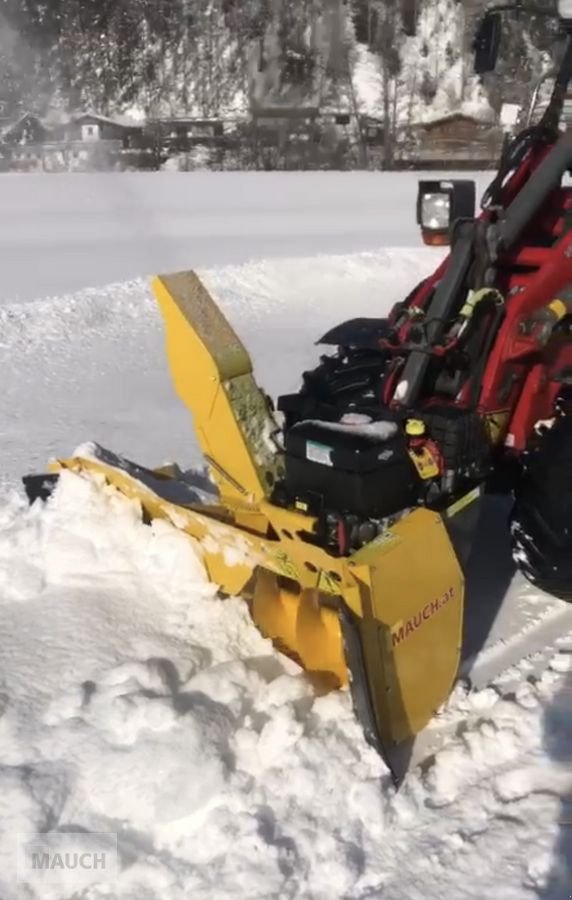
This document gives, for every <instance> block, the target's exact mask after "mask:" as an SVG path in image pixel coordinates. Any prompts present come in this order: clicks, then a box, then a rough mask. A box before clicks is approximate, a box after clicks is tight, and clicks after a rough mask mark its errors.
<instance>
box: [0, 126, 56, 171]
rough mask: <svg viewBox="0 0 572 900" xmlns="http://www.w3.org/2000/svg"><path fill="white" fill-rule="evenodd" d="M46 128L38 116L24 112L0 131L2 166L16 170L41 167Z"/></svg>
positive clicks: (30, 169)
mask: <svg viewBox="0 0 572 900" xmlns="http://www.w3.org/2000/svg"><path fill="white" fill-rule="evenodd" d="M48 134H49V132H48V129H47V128H46V127H45V125H44V124H43V123H42V121H41V119H39V118H38V116H35V115H33V114H32V113H29V112H27V113H24V114H23V115H21V116H20V117H19V118H18V119H16V121H15V122H12V123H10V124H8V125H6V126H5V127H4V128H3V129H2V130H1V131H0V145H1V147H2V157H3V165H2V168H9V169H13V170H16V171H32V170H37V169H42V168H43V165H42V159H43V145H44V142H45V141H46V139H47V137H48Z"/></svg>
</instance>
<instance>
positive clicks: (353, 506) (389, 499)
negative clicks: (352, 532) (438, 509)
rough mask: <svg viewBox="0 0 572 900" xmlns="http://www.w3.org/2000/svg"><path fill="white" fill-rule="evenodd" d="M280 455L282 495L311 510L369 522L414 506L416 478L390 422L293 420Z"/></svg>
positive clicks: (400, 435) (397, 431)
mask: <svg viewBox="0 0 572 900" xmlns="http://www.w3.org/2000/svg"><path fill="white" fill-rule="evenodd" d="M285 451H286V453H285V467H286V475H285V488H286V492H287V494H288V496H289V497H290V498H291V499H292V500H298V499H302V500H304V501H305V502H308V503H309V505H310V506H311V507H313V508H314V509H316V508H317V507H319V508H320V509H321V510H331V511H335V512H339V513H351V514H355V515H359V516H363V517H366V518H373V519H375V518H384V517H386V516H389V515H393V514H394V513H397V512H399V511H401V510H402V509H406V508H407V507H409V506H412V505H414V504H415V503H416V500H417V497H418V493H419V488H420V479H419V476H418V474H417V470H416V469H415V467H414V465H413V463H412V462H411V459H410V457H409V454H408V450H407V444H406V441H405V436H404V435H403V433H402V431H401V429H400V428H398V426H397V425H396V424H395V423H394V422H391V421H387V422H372V423H371V424H369V425H365V426H354V425H344V424H341V423H333V422H319V421H305V422H299V423H298V424H296V425H294V426H293V427H292V428H291V429H289V430H288V431H287V432H286V435H285Z"/></svg>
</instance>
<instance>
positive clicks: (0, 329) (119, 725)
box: [0, 173, 572, 900]
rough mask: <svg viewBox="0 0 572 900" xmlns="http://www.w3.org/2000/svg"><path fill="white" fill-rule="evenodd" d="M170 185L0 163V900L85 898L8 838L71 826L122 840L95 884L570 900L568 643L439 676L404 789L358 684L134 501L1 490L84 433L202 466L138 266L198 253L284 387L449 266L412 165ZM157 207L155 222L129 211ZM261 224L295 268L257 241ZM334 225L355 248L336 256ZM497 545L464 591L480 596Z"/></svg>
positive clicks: (96, 894)
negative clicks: (338, 687) (239, 594)
mask: <svg viewBox="0 0 572 900" xmlns="http://www.w3.org/2000/svg"><path fill="white" fill-rule="evenodd" d="M446 174H447V175H450V174H452V173H446ZM164 178H165V176H163V175H161V176H158V177H157V179H155V178H154V177H153V176H150V177H149V180H148V181H145V180H144V179H143V178H142V179H140V180H133V179H130V178H125V177H124V176H121V177H118V178H115V177H114V176H109V178H108V180H105V179H100V178H99V177H98V176H95V177H94V179H93V180H91V179H87V178H86V179H84V178H83V177H82V176H73V179H74V180H73V182H70V181H69V180H68V178H67V177H65V176H64V177H63V178H62V179H60V178H59V177H58V176H54V177H46V178H45V179H42V180H40V179H35V178H33V177H32V178H31V180H28V178H27V177H26V176H24V177H22V178H21V179H17V178H14V179H12V178H11V177H9V178H7V179H6V180H4V179H2V186H3V187H4V186H6V194H7V201H6V202H7V204H8V209H10V210H11V211H12V213H14V215H13V220H12V228H9V227H8V225H7V224H6V221H4V224H3V225H0V257H1V262H2V269H3V272H4V271H6V275H5V281H4V282H3V289H2V294H3V297H2V302H1V304H0V369H1V371H2V388H3V390H2V411H3V412H2V417H1V421H2V428H3V435H2V441H0V470H1V472H2V477H3V480H4V487H3V488H1V490H0V627H1V631H2V641H1V642H0V856H1V859H2V865H1V866H0V896H2V898H3V900H12V898H14V900H15V898H17V897H18V898H20V897H23V896H25V897H27V898H28V900H36V898H38V900H66V898H68V897H69V898H72V897H73V896H78V894H77V893H76V894H75V895H74V893H73V891H74V890H75V888H71V887H70V888H65V887H62V886H61V885H60V886H48V885H45V884H43V885H42V887H41V889H38V890H34V889H33V887H32V886H30V887H29V889H28V888H26V887H25V886H23V885H20V886H19V885H18V884H17V882H16V879H15V872H14V865H15V863H14V839H15V835H16V834H17V833H26V832H34V831H42V830H52V831H54V830H55V831H58V832H59V833H60V834H65V833H66V832H70V831H71V832H77V831H82V830H87V831H89V832H92V831H93V832H116V833H117V835H118V842H119V854H120V869H121V872H120V875H119V877H118V878H116V879H114V880H113V881H112V883H109V884H107V885H105V884H104V883H102V884H101V885H100V886H93V885H92V886H90V887H89V888H88V889H86V891H85V892H84V893H83V894H82V896H84V897H86V900H98V898H103V897H110V896H111V897H113V898H114V900H147V898H149V900H155V898H159V897H168V898H169V900H182V898H188V897H192V898H193V900H195V898H197V900H201V898H204V900H207V898H208V900H225V898H228V897H230V896H233V897H234V896H236V897H240V898H245V900H246V898H248V900H251V898H261V900H271V898H276V900H283V898H300V900H302V898H303V900H322V898H323V900H326V898H327V900H330V898H340V900H341V898H347V900H350V898H351V900H362V898H363V900H365V898H378V897H383V898H384V900H402V898H404V897H407V898H408V900H421V898H423V900H437V898H441V897H443V896H452V897H454V898H456V900H457V898H459V900H482V898H483V897H484V896H502V898H503V900H529V898H532V897H534V896H538V895H541V896H544V897H546V898H549V900H565V898H566V897H567V896H568V895H569V893H570V889H569V885H570V881H571V879H572V872H571V864H570V858H571V855H572V844H571V841H572V830H571V829H570V828H569V827H567V826H566V822H567V821H568V822H569V821H570V796H571V794H572V779H571V777H570V771H571V765H570V764H571V762H572V760H571V757H570V747H571V746H572V735H571V734H570V723H571V721H572V719H571V715H570V709H571V706H570V704H571V697H572V694H571V688H572V684H571V681H570V679H571V677H572V676H571V667H570V660H571V658H572V657H571V655H570V653H569V652H567V651H568V647H567V645H566V643H563V644H562V645H561V647H560V650H559V651H558V652H556V650H555V651H553V652H554V659H553V660H552V662H551V664H550V666H549V668H548V669H546V670H545V671H543V672H542V674H540V675H537V674H536V672H535V669H534V667H533V666H530V667H526V666H524V667H522V669H520V670H519V672H520V675H519V673H518V672H517V675H516V676H515V674H514V672H513V673H512V674H511V677H510V678H506V679H503V678H500V679H498V680H497V682H496V683H495V684H494V685H493V686H488V687H486V688H485V689H483V690H481V691H477V692H474V691H473V692H467V690H466V689H465V687H464V686H463V685H462V684H460V685H458V686H457V688H456V689H455V692H454V694H453V696H452V697H451V699H450V701H449V703H448V704H447V706H446V708H445V709H444V710H443V711H442V713H441V714H440V716H439V717H438V718H437V720H436V722H435V723H434V728H435V730H437V729H438V728H439V727H441V726H442V727H444V728H446V729H447V734H448V738H447V741H446V745H445V747H444V748H443V749H441V750H439V751H438V752H437V753H436V755H435V756H434V757H433V758H430V759H428V760H426V761H425V763H424V764H423V765H421V766H418V767H417V768H416V769H415V770H414V771H413V772H411V773H410V774H409V776H408V777H407V779H406V780H405V783H404V784H403V786H402V787H401V789H400V790H399V791H396V789H395V788H394V787H393V786H392V783H391V779H390V778H389V774H388V772H387V770H386V769H385V767H384V765H383V763H382V762H381V760H380V759H379V757H378V756H377V755H376V754H375V752H374V751H373V750H372V749H371V748H369V747H368V746H367V745H366V743H365V741H364V738H363V735H362V732H361V729H360V727H359V726H358V724H357V722H356V720H355V718H354V715H353V712H352V708H351V702H350V697H349V694H348V693H347V692H338V693H332V694H327V695H321V694H320V692H319V691H317V690H316V689H315V688H314V687H313V686H312V684H311V682H310V681H309V679H307V678H306V676H305V675H304V674H303V673H302V672H301V671H300V670H299V669H298V667H297V666H296V665H295V664H294V663H293V662H291V661H289V660H287V659H286V658H285V657H283V656H281V655H280V654H279V653H277V652H276V651H275V650H274V649H273V648H272V646H271V645H270V643H269V642H268V641H266V640H264V639H263V638H262V637H261V635H260V634H259V633H258V632H257V631H256V629H255V628H254V626H253V625H252V623H251V621H250V618H249V615H248V611H247V608H246V605H245V603H244V602H243V601H242V600H241V599H240V598H229V599H226V600H224V601H223V600H221V599H219V598H218V597H217V596H216V588H215V587H214V586H213V585H211V584H209V583H208V582H207V581H206V578H205V574H204V569H203V566H202V563H201V548H200V547H199V546H197V545H195V544H194V543H193V542H192V541H191V540H190V539H189V538H187V537H186V536H184V535H182V534H181V533H180V532H178V531H177V530H176V529H175V528H174V527H173V525H172V524H170V523H168V522H165V521H162V522H154V523H153V524H152V525H144V524H143V523H142V521H141V518H140V514H139V510H138V507H137V504H135V503H133V502H128V501H126V500H125V499H123V498H121V497H119V496H118V495H117V494H116V493H115V492H114V490H113V489H110V488H105V487H103V486H102V485H101V484H98V483H97V482H96V481H95V482H94V481H93V480H92V479H89V478H86V477H83V476H79V475H76V474H73V473H71V472H66V473H65V474H64V475H63V477H62V478H61V481H60V483H59V486H58V488H57V491H56V493H55V495H54V497H53V498H52V500H51V502H50V503H49V504H47V505H42V504H41V503H36V504H35V505H34V506H33V507H31V508H29V507H28V505H27V503H26V502H25V500H24V498H23V495H22V492H21V491H20V489H19V488H17V486H16V485H17V478H18V476H19V475H20V474H22V473H24V472H27V471H30V470H33V469H36V470H44V468H45V464H46V462H47V460H48V458H49V457H50V456H52V455H55V454H64V453H65V454H67V453H70V452H71V451H72V450H73V448H74V447H76V446H77V444H78V443H79V442H80V441H81V440H98V441H100V442H101V443H103V444H105V445H108V446H110V447H111V448H113V449H114V450H116V451H118V452H122V453H124V454H125V455H127V456H128V457H133V458H134V459H136V460H137V461H140V462H142V463H143V464H153V463H155V464H159V463H161V462H164V461H165V460H166V459H168V458H176V459H177V461H178V462H179V463H180V464H181V465H182V467H183V468H187V467H189V466H198V465H201V461H200V457H199V455H198V452H197V448H196V444H195V443H194V438H193V436H192V428H191V423H190V422H189V417H188V415H187V414H186V412H185V410H184V409H183V408H182V407H181V405H180V403H179V402H178V401H177V399H176V397H175V396H174V394H173V391H172V388H171V385H170V381H169V377H168V372H167V366H166V361H165V359H164V352H163V332H162V327H161V323H160V320H159V317H158V314H157V312H156V310H155V306H154V304H153V301H152V300H151V297H150V293H149V287H148V285H147V282H146V281H145V280H144V279H143V278H135V277H133V276H135V275H142V274H145V273H147V272H148V271H150V270H151V269H152V268H157V269H164V270H168V269H169V268H171V262H173V261H174V260H175V259H178V260H179V263H178V266H177V267H181V266H183V267H190V266H192V265H194V264H201V265H203V266H204V265H205V264H207V263H208V264H209V265H211V268H209V269H205V270H203V271H202V275H203V277H204V278H205V281H206V282H207V284H208V286H209V288H210V289H211V290H212V291H213V293H214V294H215V296H216V297H217V299H219V300H220V302H221V305H222V307H223V309H224V311H225V313H226V314H227V315H228V316H229V318H230V320H231V323H232V324H233V326H234V327H235V328H236V329H237V331H238V333H239V334H240V336H241V337H242V338H243V339H244V341H245V343H246V345H247V346H248V347H249V348H250V349H251V351H252V355H253V359H254V362H255V367H256V374H257V378H258V380H259V382H260V383H261V384H263V385H264V387H265V388H266V389H267V390H268V391H269V392H270V393H271V394H272V395H276V393H278V392H279V391H285V390H292V389H295V388H296V386H297V384H298V382H299V376H300V372H301V371H302V369H303V368H304V367H305V366H308V365H311V364H312V362H313V361H314V360H315V359H316V355H317V353H318V351H317V349H316V348H315V347H314V346H313V341H314V340H315V339H316V338H319V336H320V335H321V334H322V333H324V331H325V330H326V329H327V328H330V327H331V326H332V325H334V324H336V323H337V322H338V321H339V320H340V319H341V318H343V317H344V316H345V317H347V318H351V317H355V316H359V315H363V316H368V315H379V314H380V313H381V312H382V311H383V310H384V309H387V308H389V307H390V306H391V305H392V304H393V302H394V301H395V300H397V299H399V298H400V297H401V296H403V294H404V293H405V291H407V290H408V289H409V288H410V287H411V286H412V285H413V284H414V283H415V281H416V280H419V279H420V278H421V277H423V275H425V274H426V273H427V272H428V271H430V269H431V268H433V267H434V265H435V264H436V262H437V261H438V260H439V259H440V257H441V253H442V251H438V250H437V251H436V250H428V249H422V248H421V247H420V246H419V239H418V236H417V234H416V229H415V225H414V216H413V213H412V206H411V202H412V198H413V197H414V194H415V188H414V185H415V177H414V176H410V175H409V176H399V179H398V178H397V177H396V176H395V175H391V176H387V177H386V176H381V175H376V176H373V175H372V176H368V177H367V178H364V179H363V182H362V181H361V180H360V179H359V178H357V179H354V176H353V175H347V176H341V175H339V176H336V177H335V178H333V179H331V180H330V179H324V180H323V179H322V174H321V173H320V174H316V175H313V176H309V175H308V176H300V178H299V179H297V178H296V177H290V176H288V177H287V178H285V179H282V178H281V177H274V176H268V177H267V178H266V180H264V179H260V180H257V179H254V180H249V179H248V178H247V177H246V176H241V175H237V176H236V179H232V178H226V177H223V178H222V181H221V182H220V183H219V182H216V181H215V180H211V179H210V178H208V177H206V176H201V178H200V179H196V180H194V181H193V182H192V183H193V184H194V186H195V195H194V199H195V204H194V206H193V208H192V209H191V206H192V204H191V196H192V190H191V188H190V187H189V185H190V184H191V182H189V181H187V176H184V175H183V176H174V177H173V178H172V179H171V177H170V176H169V177H167V178H166V180H164V181H163V179H164ZM216 178H218V176H215V179H216ZM203 179H204V180H203ZM223 182H224V183H223ZM72 184H73V185H77V187H76V188H74V189H73V193H72V189H71V185H72ZM161 184H164V185H165V193H164V194H163V195H162V197H161V200H160V194H161V191H160V188H159V187H158V186H159V185H161ZM215 184H216V187H214V188H213V191H210V186H213V185H215ZM156 185H157V186H156ZM246 185H249V190H251V191H252V192H254V191H256V192H257V193H256V194H249V193H248V192H247V191H246ZM264 185H265V186H266V187H265V188H264V189H263V186H264ZM328 185H329V187H328ZM338 186H339V192H338V193H337V195H336V194H335V191H334V193H330V191H332V190H333V188H334V187H335V188H336V190H337V189H338ZM225 191H226V194H225ZM34 192H36V196H35V197H34V196H33V194H34ZM122 192H125V193H122ZM126 194H129V200H128V201H126V200H125V199H124V198H125V195H126ZM384 197H385V198H387V203H386V204H385V206H384V202H383V198H384ZM122 198H123V199H122ZM88 199H89V200H90V203H91V206H90V203H86V201H87V200H88ZM116 200H117V203H116ZM159 200H160V202H161V203H162V204H163V205H162V206H161V207H160V209H161V213H160V215H159V218H158V220H156V221H153V217H152V215H144V214H143V212H144V211H145V209H147V212H148V213H150V210H151V209H152V208H153V206H154V204H155V203H158V202H159ZM122 203H123V205H122ZM360 203H363V205H364V225H363V228H362V229H361V230H360V223H359V215H358V213H359V204H360ZM297 204H299V207H300V208H299V210H297V209H296V206H297ZM314 204H315V205H314ZM376 206H377V209H376ZM138 209H139V210H141V211H142V214H141V216H140V217H138V215H137V214H136V210H138ZM116 210H118V212H117V217H116V213H115V211H116ZM288 210H289V212H288ZM374 212H375V215H374ZM90 215H92V216H93V218H92V219H91V220H90ZM8 218H9V216H8ZM265 225H267V226H268V228H267V229H266V228H265ZM163 228H165V232H164V235H163V238H162V241H159V246H156V245H155V236H156V235H157V234H158V233H160V232H161V231H162V229H163ZM322 228H323V231H322ZM122 229H123V231H122ZM147 229H148V230H147ZM273 229H274V232H275V236H276V244H275V245H273V246H274V248H277V247H279V249H280V251H281V252H282V254H283V255H284V257H286V255H287V254H290V255H291V256H296V255H297V254H298V258H296V259H288V258H282V259H263V258H261V257H262V256H263V254H264V253H265V252H266V251H267V250H268V248H269V246H270V245H269V243H268V242H267V240H266V239H265V238H264V237H262V238H261V237H260V236H261V235H263V234H264V232H265V230H267V233H268V234H270V233H271V232H272V230H273ZM119 232H121V239H117V238H118V233H119ZM193 234H194V235H200V234H204V235H209V241H210V244H209V243H208V242H207V240H206V239H205V241H204V242H203V243H201V241H200V240H199V241H198V242H197V243H195V244H193V242H192V235H193ZM215 236H216V237H217V240H216V241H215V240H214V238H215ZM346 239H347V245H348V246H349V249H356V250H357V249H359V251H360V252H358V253H356V254H354V255H346V256H335V255H331V254H333V253H335V251H336V250H338V249H340V248H341V246H342V245H343V242H344V240H346ZM179 242H180V243H179ZM360 242H361V246H360ZM370 242H371V243H370ZM396 244H399V245H400V246H398V247H396ZM384 245H385V246H384ZM82 246H83V247H84V249H85V252H86V253H87V249H89V251H90V259H89V264H85V265H84V263H85V261H86V259H87V256H86V255H82V253H81V252H79V249H78V248H80V247H82ZM185 246H186V248H187V255H186V258H184V259H183V258H182V257H183V256H184V253H183V249H184V247H185ZM15 247H18V248H19V252H20V255H19V256H18V253H16V254H15V255H14V248H15ZM42 248H43V249H42ZM48 248H49V253H48V252H47V250H48ZM109 251H111V253H110V252H109ZM316 251H318V252H320V253H321V254H322V255H321V256H319V257H317V258H316V257H314V258H311V257H310V256H309V255H308V254H311V253H314V252H316ZM304 252H305V254H306V256H304V255H302V254H303V253H304ZM209 254H210V256H209ZM253 256H258V257H259V258H257V259H250V260H249V261H248V260H247V257H253ZM215 263H216V267H212V266H213V265H214V264H215ZM228 263H232V264H231V265H229V264H228ZM137 265H139V266H140V269H139V270H138V271H137V269H136V268H135V267H136V266H137ZM114 278H115V279H120V281H119V283H116V284H114V285H109V284H108V285H107V286H106V285H105V282H106V280H108V281H110V280H113V279H114ZM129 279H131V280H129ZM90 284H96V285H97V284H101V285H103V286H102V287H87V286H88V285H90ZM48 285H49V287H48ZM50 291H51V292H57V294H58V296H53V297H48V298H47V299H43V300H42V299H34V298H37V297H40V296H42V295H45V294H46V293H50ZM84 450H85V452H86V453H88V454H91V455H93V454H94V453H95V450H94V448H93V446H87V447H85V448H84ZM213 539H215V540H216V536H215V537H214V538H213ZM493 549H494V548H489V553H490V558H491V572H488V571H487V572H485V573H483V583H489V586H490V588H491V590H498V585H496V584H493V581H492V580H493V578H494V577H496V576H495V573H494V572H493V571H492V566H493V563H492V550H493ZM486 558H487V559H488V558H489V557H486ZM485 576H486V577H485ZM509 582H510V579H509ZM503 584H504V583H503ZM502 589H503V590H506V589H507V588H506V585H504V586H503V587H502ZM508 590H509V591H510V592H513V594H514V593H515V592H522V591H523V585H522V580H521V579H519V578H515V579H513V581H512V584H510V586H509V587H508ZM529 590H530V591H531V589H529ZM531 593H533V592H532V591H531ZM482 599H483V607H484V606H485V600H486V597H485V596H483V598H482ZM530 600H531V602H530V604H529V612H530V615H531V616H533V615H534V614H535V613H534V609H535V607H536V608H538V607H539V606H540V605H541V601H540V598H537V601H538V602H535V598H534V597H531V598H530Z"/></svg>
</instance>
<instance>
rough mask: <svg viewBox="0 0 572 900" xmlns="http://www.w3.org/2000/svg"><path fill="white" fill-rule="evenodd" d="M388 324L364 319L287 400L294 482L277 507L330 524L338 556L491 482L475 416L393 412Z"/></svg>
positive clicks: (341, 336) (486, 444) (332, 339)
mask: <svg viewBox="0 0 572 900" xmlns="http://www.w3.org/2000/svg"><path fill="white" fill-rule="evenodd" d="M380 338H383V339H384V342H385V343H386V344H387V342H388V340H389V341H390V340H391V331H390V329H389V326H388V324H387V320H377V319H373V320H371V319H357V320H352V321H351V322H349V323H345V324H343V325H341V326H339V327H338V328H336V329H333V331H331V332H329V333H328V334H327V335H326V336H325V337H324V338H322V341H321V342H320V343H328V344H330V343H332V344H333V343H337V342H338V341H341V346H339V347H338V350H337V353H336V354H335V355H332V356H322V357H321V359H320V363H319V365H318V366H317V367H316V368H315V369H314V370H312V371H310V372H305V373H304V375H303V384H302V388H301V390H300V391H299V393H297V394H289V395H286V396H283V397H281V398H280V399H279V401H278V409H279V410H280V411H281V412H282V413H283V414H284V450H285V478H284V482H283V483H282V484H281V485H280V486H279V488H278V491H277V495H276V497H275V500H276V501H277V502H282V503H285V504H287V505H290V506H295V507H297V508H299V509H302V510H304V511H307V512H309V513H311V514H313V515H315V516H317V517H318V519H319V521H320V522H321V532H322V533H321V535H320V540H321V542H323V543H325V544H326V545H327V546H329V547H331V548H334V549H335V550H337V551H338V552H342V553H344V552H346V551H349V550H353V549H356V548H358V547H360V546H362V545H363V544H365V543H367V542H368V541H370V540H372V539H373V538H374V537H375V536H376V534H378V533H379V532H380V531H382V530H383V529H384V528H385V526H386V525H387V523H388V522H391V521H395V519H397V518H399V516H400V515H401V514H402V513H403V512H405V511H407V510H408V509H411V508H412V507H414V506H416V505H418V504H421V503H423V504H424V505H429V506H434V507H435V508H439V507H440V506H442V505H443V503H445V502H447V501H449V500H450V499H451V497H452V496H454V495H455V493H459V492H460V491H461V490H463V489H465V488H466V487H468V486H470V485H471V483H475V481H477V480H480V479H482V477H483V475H486V472H487V471H488V468H489V466H490V453H491V442H490V438H489V436H488V435H487V433H486V429H485V427H484V424H483V422H482V419H481V418H480V417H479V416H478V414H477V413H476V412H475V411H469V410H463V409H458V408H456V407H454V406H452V405H451V404H450V403H445V402H443V403H439V402H433V403H432V404H431V405H428V406H427V407H425V408H422V409H420V410H410V411H403V410H399V411H397V410H393V409H391V408H388V407H387V405H386V404H385V403H384V402H383V390H384V384H385V379H386V378H387V377H388V376H389V375H390V374H391V372H392V368H393V365H394V357H393V354H392V353H391V351H390V349H386V350H383V349H379V342H380Z"/></svg>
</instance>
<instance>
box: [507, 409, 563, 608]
mask: <svg viewBox="0 0 572 900" xmlns="http://www.w3.org/2000/svg"><path fill="white" fill-rule="evenodd" d="M511 533H512V548H513V556H514V559H515V562H516V564H517V566H518V568H519V569H520V570H521V571H522V573H523V574H524V575H525V576H526V578H528V579H529V581H531V582H532V583H533V584H534V585H536V586H537V587H539V588H541V589H542V590H543V591H546V592H547V593H548V594H553V595H554V596H555V597H560V598H562V599H563V600H568V601H572V416H564V417H562V418H561V419H557V421H556V423H555V424H554V426H553V427H552V428H551V429H550V430H549V431H547V432H545V433H544V434H543V435H542V437H540V438H539V439H538V440H537V441H536V443H535V445H534V446H532V447H531V449H530V450H529V451H528V452H527V454H526V457H525V461H524V470H523V474H522V479H521V480H520V482H519V485H518V487H517V489H516V491H515V504H514V509H513V513H512V521H511Z"/></svg>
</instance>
